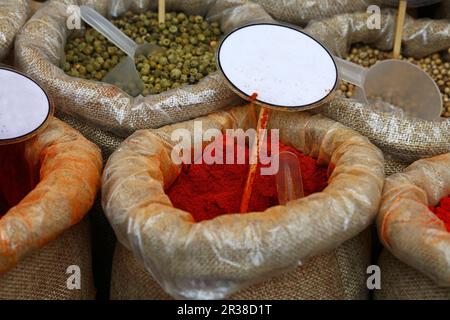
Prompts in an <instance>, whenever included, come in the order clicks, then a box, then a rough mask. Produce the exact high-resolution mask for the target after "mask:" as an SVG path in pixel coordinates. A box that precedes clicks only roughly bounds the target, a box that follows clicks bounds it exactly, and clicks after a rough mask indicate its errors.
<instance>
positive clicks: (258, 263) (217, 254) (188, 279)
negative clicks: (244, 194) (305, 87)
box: [102, 107, 384, 298]
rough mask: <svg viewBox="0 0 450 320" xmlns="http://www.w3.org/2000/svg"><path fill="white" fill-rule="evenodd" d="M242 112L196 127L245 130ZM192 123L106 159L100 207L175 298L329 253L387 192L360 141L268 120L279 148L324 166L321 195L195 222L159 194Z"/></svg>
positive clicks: (324, 124)
mask: <svg viewBox="0 0 450 320" xmlns="http://www.w3.org/2000/svg"><path fill="white" fill-rule="evenodd" d="M246 115H248V112H247V109H246V107H241V108H234V109H232V110H231V111H229V112H220V113H215V114H212V115H210V116H208V117H204V118H200V119H198V120H199V121H202V126H203V128H204V129H205V130H206V129H207V128H216V129H219V130H221V131H223V130H225V129H227V128H230V129H231V128H245V125H244V124H245V123H247V122H248V121H247V120H248V119H247V118H246ZM194 123H195V122H194V121H190V122H185V123H180V124H176V125H171V126H166V127H163V128H161V129H158V130H142V131H138V132H136V133H135V134H133V135H132V136H130V137H129V138H128V139H127V140H126V141H125V142H124V143H122V144H121V146H120V147H119V148H118V149H117V151H116V152H115V153H114V154H113V155H112V156H111V158H110V159H109V160H108V163H107V165H106V168H105V171H104V176H103V187H102V204H103V208H104V210H105V214H106V215H107V217H108V219H109V221H110V223H111V225H112V227H113V228H114V230H115V232H116V235H117V237H118V240H119V241H120V242H121V243H122V244H123V245H124V246H125V247H126V248H128V249H130V250H131V251H133V253H134V255H135V256H136V257H137V258H138V259H140V260H141V262H143V264H144V265H145V266H146V269H147V271H149V272H150V273H151V275H152V276H153V278H154V279H155V280H156V281H157V282H158V283H159V285H160V286H162V287H163V288H164V290H165V291H166V292H167V293H169V294H170V295H172V296H174V297H187V298H222V297H224V296H227V295H229V294H232V293H233V292H235V291H237V290H240V289H242V288H245V286H247V285H250V284H253V283H255V282H261V281H263V280H265V279H267V278H268V277H273V276H275V275H278V274H280V273H282V272H286V271H292V270H294V269H295V268H296V267H297V266H298V265H299V264H300V263H303V262H305V261H306V260H307V259H308V258H312V257H313V256H316V255H320V254H322V253H325V252H329V251H330V250H333V249H335V248H337V247H338V246H339V245H341V244H342V243H344V242H345V241H347V240H349V239H351V238H353V237H355V236H356V235H358V234H359V233H360V232H362V231H363V230H364V229H366V228H367V227H368V226H369V225H370V224H371V222H372V221H373V219H374V217H375V215H376V212H377V210H378V204H379V199H380V196H381V189H382V186H383V183H384V169H383V155H382V153H381V152H380V150H378V149H377V148H376V147H375V146H373V145H372V144H371V143H370V142H369V141H368V140H367V138H365V137H362V136H360V135H359V134H357V133H356V132H354V131H353V130H350V129H347V128H346V127H344V126H342V125H341V124H339V123H336V122H334V121H332V120H329V119H326V118H324V117H323V116H321V115H311V114H309V113H296V114H292V113H282V112H281V113H280V112H271V115H270V122H269V127H272V128H281V130H280V139H281V141H282V142H283V143H284V144H288V145H291V146H293V147H294V148H296V149H298V150H300V151H301V152H303V153H304V154H306V155H310V156H312V157H314V158H317V159H318V160H317V161H318V163H321V164H324V165H325V164H326V165H328V171H329V180H328V181H329V184H328V187H327V188H326V189H325V190H324V191H323V192H319V193H316V194H313V195H310V196H308V197H306V198H303V199H299V200H296V201H293V202H290V203H289V204H288V205H287V206H275V207H272V208H269V209H268V210H266V211H264V212H252V213H248V214H241V215H238V214H229V215H223V216H220V217H217V218H214V219H212V220H208V221H203V222H199V223H194V220H193V216H192V215H191V214H190V213H188V212H186V211H182V210H179V209H176V208H174V207H173V206H172V203H171V201H170V200H169V198H168V196H167V194H165V188H167V187H169V186H170V185H171V184H172V183H173V182H174V181H175V179H176V178H177V177H178V175H179V174H180V170H181V166H179V165H175V164H174V163H173V162H172V160H171V157H170V154H171V150H172V148H173V147H174V146H175V145H176V143H174V142H173V141H171V134H172V132H173V130H175V129H179V128H184V129H187V130H189V131H190V132H191V134H193V126H194Z"/></svg>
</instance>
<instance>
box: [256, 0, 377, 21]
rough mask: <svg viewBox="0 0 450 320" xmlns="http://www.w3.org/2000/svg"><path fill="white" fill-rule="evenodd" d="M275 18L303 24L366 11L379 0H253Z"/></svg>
mask: <svg viewBox="0 0 450 320" xmlns="http://www.w3.org/2000/svg"><path fill="white" fill-rule="evenodd" d="M253 2H256V3H258V4H260V5H262V6H263V8H264V9H265V10H266V11H267V12H268V13H269V14H270V15H271V16H272V17H273V18H275V19H277V20H280V21H284V22H288V23H292V24H296V25H300V26H303V25H305V24H307V23H308V22H309V21H311V20H317V19H324V18H329V17H332V16H334V15H338V14H343V13H355V12H366V11H367V8H368V7H369V6H370V5H373V4H377V3H379V2H380V1H379V0H253Z"/></svg>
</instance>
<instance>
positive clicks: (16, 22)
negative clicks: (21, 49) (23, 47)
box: [0, 0, 30, 61]
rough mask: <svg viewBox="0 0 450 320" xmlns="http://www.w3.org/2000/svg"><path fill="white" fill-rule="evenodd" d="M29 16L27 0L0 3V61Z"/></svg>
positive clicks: (6, 0)
mask: <svg viewBox="0 0 450 320" xmlns="http://www.w3.org/2000/svg"><path fill="white" fill-rule="evenodd" d="M29 14H30V8H29V3H28V0H2V1H0V61H2V60H3V59H4V58H5V57H6V56H7V54H8V53H9V51H10V50H11V48H12V45H13V42H14V38H15V36H16V34H17V33H18V32H19V30H20V28H21V27H22V26H23V25H24V23H25V22H26V21H27V19H28V16H29Z"/></svg>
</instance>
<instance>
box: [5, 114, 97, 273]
mask: <svg viewBox="0 0 450 320" xmlns="http://www.w3.org/2000/svg"><path fill="white" fill-rule="evenodd" d="M25 159H26V160H27V162H28V165H29V168H30V170H31V171H32V172H33V175H34V174H38V176H39V183H38V184H37V185H36V187H35V188H34V189H33V190H32V191H31V192H30V193H29V194H28V195H26V196H25V198H24V199H22V201H20V203H19V204H18V205H16V206H15V207H13V208H11V209H10V210H9V211H8V212H7V213H6V214H5V215H4V216H3V217H1V218H0V274H1V273H4V272H6V271H8V270H9V269H11V268H12V267H14V266H15V265H16V264H17V263H18V261H19V260H21V259H22V258H23V257H24V256H26V255H28V254H30V253H31V252H33V251H34V250H35V249H37V248H40V247H42V246H44V245H45V244H46V243H48V242H49V241H51V240H53V239H55V238H56V237H58V236H59V235H60V234H61V233H62V232H63V231H65V230H66V229H68V228H69V227H71V226H72V225H74V224H76V223H78V222H79V221H81V219H82V218H83V217H84V216H85V214H86V213H87V212H88V211H89V209H90V208H91V206H92V204H93V202H94V199H95V195H96V193H97V191H98V189H99V188H100V174H101V170H102V157H101V154H100V150H99V149H98V147H97V146H95V145H94V144H93V143H91V142H89V141H88V140H86V139H85V138H84V137H83V136H82V135H81V134H80V133H78V132H77V131H75V130H74V129H72V128H70V127H69V126H68V125H66V124H65V123H63V122H61V121H59V120H57V119H54V118H53V119H51V120H50V122H49V124H48V126H47V127H46V128H45V130H44V131H42V132H41V133H39V134H38V135H37V136H35V137H33V138H32V139H30V140H28V141H26V142H25Z"/></svg>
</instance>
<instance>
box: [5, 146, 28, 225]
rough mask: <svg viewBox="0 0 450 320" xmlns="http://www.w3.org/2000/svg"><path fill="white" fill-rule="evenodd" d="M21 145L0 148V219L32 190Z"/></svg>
mask: <svg viewBox="0 0 450 320" xmlns="http://www.w3.org/2000/svg"><path fill="white" fill-rule="evenodd" d="M24 153H25V148H24V144H23V143H17V144H11V145H5V146H0V217H1V216H3V215H4V214H5V213H7V212H8V210H9V209H11V208H12V207H14V206H15V205H17V204H18V203H19V202H20V201H21V200H22V199H23V198H24V197H25V196H26V195H27V194H28V193H29V192H30V191H31V190H32V188H33V185H32V177H31V172H30V168H29V166H28V163H27V160H26V159H25V154H24Z"/></svg>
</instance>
